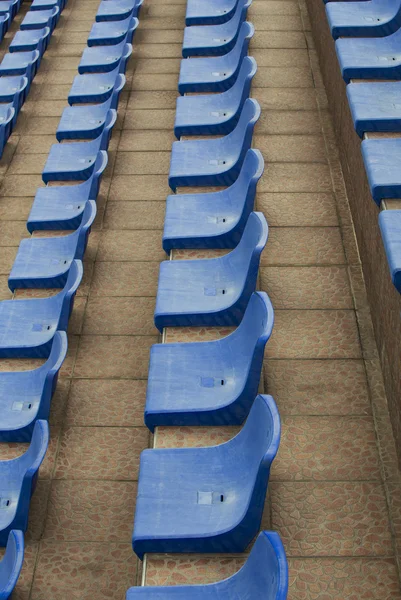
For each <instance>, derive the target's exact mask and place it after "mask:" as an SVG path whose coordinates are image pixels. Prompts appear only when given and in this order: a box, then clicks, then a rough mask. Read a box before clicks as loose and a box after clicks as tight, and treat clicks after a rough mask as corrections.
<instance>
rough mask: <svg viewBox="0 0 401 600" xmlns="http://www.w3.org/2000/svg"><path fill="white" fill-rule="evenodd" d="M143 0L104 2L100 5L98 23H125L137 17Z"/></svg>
mask: <svg viewBox="0 0 401 600" xmlns="http://www.w3.org/2000/svg"><path fill="white" fill-rule="evenodd" d="M142 3H143V0H113V2H110V0H103V2H101V3H100V4H99V8H98V11H97V14H96V21H97V22H101V21H123V20H125V19H128V18H129V17H137V16H138V14H139V11H140V8H141V6H142Z"/></svg>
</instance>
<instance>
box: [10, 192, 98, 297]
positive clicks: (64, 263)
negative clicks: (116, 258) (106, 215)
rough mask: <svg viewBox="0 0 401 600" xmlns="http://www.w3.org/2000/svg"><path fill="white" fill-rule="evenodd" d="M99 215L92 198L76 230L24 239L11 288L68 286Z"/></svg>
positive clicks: (14, 266) (12, 274)
mask: <svg viewBox="0 0 401 600" xmlns="http://www.w3.org/2000/svg"><path fill="white" fill-rule="evenodd" d="M95 217H96V203H95V202H94V200H88V201H87V202H86V204H85V210H84V214H83V216H82V221H81V223H80V225H79V227H78V229H76V230H75V231H74V233H71V234H69V235H65V236H56V237H54V236H53V237H31V238H26V239H24V240H22V242H21V243H20V245H19V248H18V252H17V256H16V258H15V261H14V264H13V266H12V269H11V273H10V276H9V278H8V287H9V288H10V290H11V291H12V292H14V291H15V290H16V289H21V288H62V287H64V285H65V283H66V281H67V277H68V273H69V270H70V268H71V265H72V262H73V260H74V259H79V260H82V259H83V257H84V254H85V250H86V246H87V243H88V237H89V233H90V228H91V225H92V223H93V221H94V220H95Z"/></svg>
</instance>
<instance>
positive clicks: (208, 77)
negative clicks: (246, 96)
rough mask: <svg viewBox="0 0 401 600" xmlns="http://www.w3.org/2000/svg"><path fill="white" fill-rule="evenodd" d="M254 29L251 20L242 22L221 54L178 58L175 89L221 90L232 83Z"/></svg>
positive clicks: (186, 90)
mask: <svg viewBox="0 0 401 600" xmlns="http://www.w3.org/2000/svg"><path fill="white" fill-rule="evenodd" d="M254 32H255V29H254V27H253V25H252V23H248V22H247V21H245V23H242V25H241V29H240V32H239V35H238V38H237V41H236V42H235V46H234V47H233V49H232V50H230V52H228V53H227V54H225V55H224V56H212V57H211V58H205V57H202V58H187V59H185V60H182V61H181V68H180V75H179V79H178V91H179V92H180V94H181V95H183V94H186V93H188V92H223V91H224V90H228V88H230V87H231V86H232V85H234V83H235V80H236V79H237V77H238V73H239V70H240V68H241V65H242V60H243V58H244V56H246V55H247V54H248V47H249V42H250V40H251V38H252V36H253V34H254Z"/></svg>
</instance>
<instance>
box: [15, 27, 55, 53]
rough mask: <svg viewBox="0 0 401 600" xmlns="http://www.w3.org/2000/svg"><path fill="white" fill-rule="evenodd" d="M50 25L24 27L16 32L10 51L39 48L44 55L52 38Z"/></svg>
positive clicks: (26, 50)
mask: <svg viewBox="0 0 401 600" xmlns="http://www.w3.org/2000/svg"><path fill="white" fill-rule="evenodd" d="M50 34H51V31H50V27H44V28H43V29H23V30H19V31H17V32H16V34H15V35H14V37H13V39H12V41H11V44H10V46H9V52H28V51H30V50H31V51H32V50H38V51H39V53H40V55H41V56H42V55H43V53H44V52H45V50H46V48H47V46H48V43H49V40H50Z"/></svg>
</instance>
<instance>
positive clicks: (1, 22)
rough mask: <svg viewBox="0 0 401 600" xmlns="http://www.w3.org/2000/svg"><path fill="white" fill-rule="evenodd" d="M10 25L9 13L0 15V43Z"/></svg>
mask: <svg viewBox="0 0 401 600" xmlns="http://www.w3.org/2000/svg"><path fill="white" fill-rule="evenodd" d="M10 23H11V15H10V14H9V13H5V14H4V15H0V42H1V41H2V40H4V36H5V35H6V33H7V31H8V28H9V26H10Z"/></svg>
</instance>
